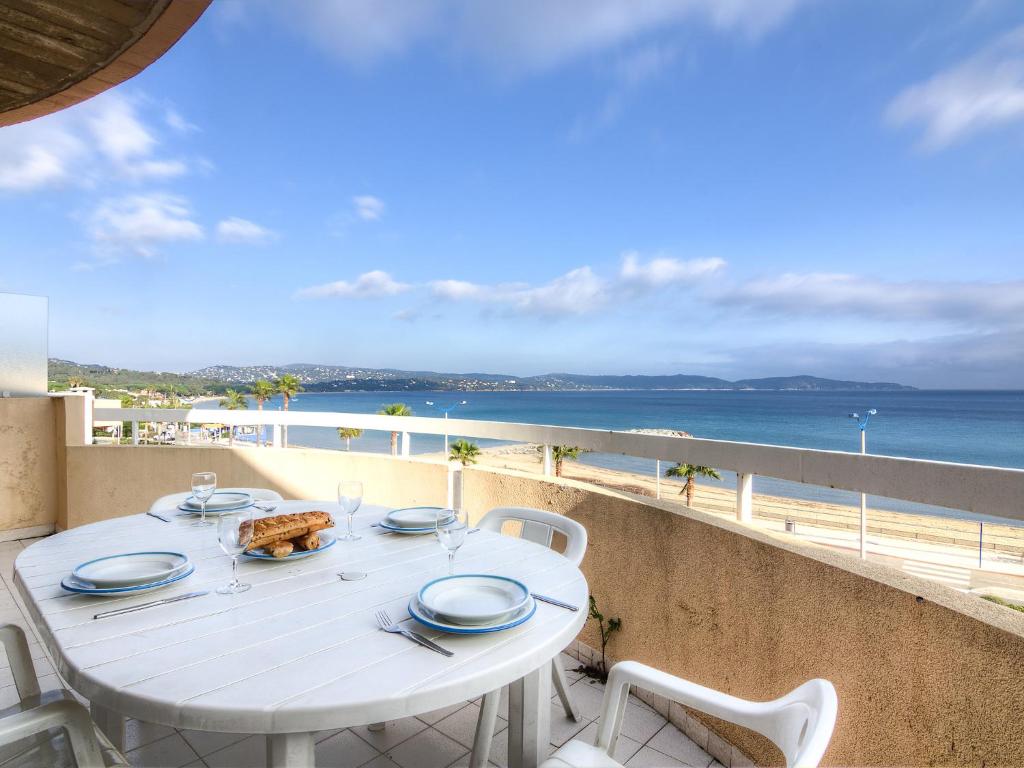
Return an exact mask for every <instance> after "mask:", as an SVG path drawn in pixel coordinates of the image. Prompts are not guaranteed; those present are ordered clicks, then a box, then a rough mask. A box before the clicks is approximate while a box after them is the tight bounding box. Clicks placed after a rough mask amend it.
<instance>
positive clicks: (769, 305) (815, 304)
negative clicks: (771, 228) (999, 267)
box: [718, 273, 1024, 327]
mask: <svg viewBox="0 0 1024 768" xmlns="http://www.w3.org/2000/svg"><path fill="white" fill-rule="evenodd" d="M718 300H719V301H720V302H722V303H725V304H730V305H733V306H742V307H746V308H748V309H753V310H758V311H762V312H767V313H771V314H778V315H786V316H807V315H812V316H821V315H825V316H828V315H843V316H855V317H863V318H868V319H872V320H882V321H906V320H909V321H922V320H929V321H937V322H945V323H957V324H961V325H965V326H970V327H1001V326H1008V325H1012V324H1017V325H1020V324H1022V323H1024V281H1020V280H1018V281H1007V282H1000V283H994V282H992V283H985V282H967V281H962V282H954V281H950V282H938V281H927V280H914V281H907V282H885V281H882V280H877V279H872V278H867V277H860V276H857V275H846V274H835V273H805V274H795V273H787V274H783V275H779V276H777V277H770V278H764V279H760V280H751V281H749V282H747V283H743V284H741V285H740V286H738V287H736V288H734V289H732V290H730V291H727V292H725V293H724V294H722V295H721V296H720V297H719V299H718Z"/></svg>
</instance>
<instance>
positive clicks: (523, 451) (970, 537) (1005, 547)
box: [423, 445, 1024, 559]
mask: <svg viewBox="0 0 1024 768" xmlns="http://www.w3.org/2000/svg"><path fill="white" fill-rule="evenodd" d="M428 457H429V458H435V459H442V458H443V457H442V456H441V454H440V453H437V454H431V455H429V456H428ZM428 457H423V458H428ZM478 465H479V466H488V467H498V468H506V469H514V470H518V471H521V472H534V473H537V474H540V473H541V471H542V467H541V461H540V456H539V453H538V451H537V447H536V446H533V445H509V446H499V447H496V448H486V449H483V450H481V455H480V458H479V461H478ZM666 466H667V465H663V467H662V469H663V470H664V469H665V468H666ZM562 476H563V477H566V478H568V479H572V480H579V481H582V482H587V483H593V484H595V485H599V486H603V487H605V488H611V489H613V490H617V491H625V492H628V493H636V494H640V495H643V496H651V497H654V496H656V495H657V492H658V491H657V487H658V483H657V482H656V481H655V479H654V477H653V476H650V475H639V474H636V473H632V472H622V471H618V470H613V469H604V468H601V467H594V466H590V465H587V464H581V463H579V462H576V461H565V462H564V463H563V464H562ZM660 485H661V498H662V500H664V501H669V502H673V501H678V503H680V504H685V503H686V496H685V494H681V493H680V492H681V491H682V490H683V484H682V483H681V482H679V481H677V480H673V479H669V478H665V477H663V478H662V479H661V483H660ZM693 506H694V508H696V509H700V510H702V511H705V512H711V513H713V514H717V515H721V516H723V517H729V518H734V517H735V514H736V494H735V492H734V491H732V490H731V489H728V488H718V487H714V486H709V485H702V484H701V483H700V482H698V483H697V488H696V492H695V493H694V498H693ZM753 507H754V510H753V513H754V519H755V522H757V521H764V522H772V521H774V522H777V523H780V524H781V523H783V522H784V521H786V520H792V521H794V522H795V523H796V526H797V530H798V531H799V530H801V529H807V528H817V529H831V530H847V531H856V530H858V529H859V527H860V509H859V508H855V507H849V506H843V505H839V504H829V503H824V502H816V501H805V500H802V499H791V498H784V497H779V496H767V495H764V494H754V497H753ZM978 532H979V529H978V523H976V522H974V521H972V520H955V519H952V518H940V517H932V516H928V515H915V514H908V513H903V512H888V511H884V510H872V509H869V510H868V533H869V534H873V535H878V536H884V537H887V538H893V539H899V540H905V541H917V542H921V543H927V544H936V545H945V546H955V547H964V548H967V549H970V550H973V551H977V549H978ZM984 548H985V550H986V551H987V552H995V553H1001V554H1003V555H1008V556H1012V557H1019V558H1022V559H1024V527H1015V526H1010V525H1001V524H998V523H986V524H985V528H984Z"/></svg>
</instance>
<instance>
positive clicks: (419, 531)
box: [377, 520, 437, 536]
mask: <svg viewBox="0 0 1024 768" xmlns="http://www.w3.org/2000/svg"><path fill="white" fill-rule="evenodd" d="M377 527H378V528H383V529H384V530H385V531H389V532H391V533H404V534H406V535H409V536H422V535H423V534H425V533H436V532H437V528H436V527H434V526H433V525H432V526H430V527H429V528H400V527H399V526H397V525H391V524H390V523H389V522H388V521H387V520H381V521H380V522H379V523H377Z"/></svg>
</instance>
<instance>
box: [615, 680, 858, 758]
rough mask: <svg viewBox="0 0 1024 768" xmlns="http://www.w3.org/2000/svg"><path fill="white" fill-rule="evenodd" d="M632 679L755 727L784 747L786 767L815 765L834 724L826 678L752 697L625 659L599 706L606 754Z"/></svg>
mask: <svg viewBox="0 0 1024 768" xmlns="http://www.w3.org/2000/svg"><path fill="white" fill-rule="evenodd" d="M630 685H636V686H638V687H640V688H643V689H645V690H649V691H653V692H654V693H657V694H660V695H661V696H664V697H666V698H668V699H671V700H672V701H675V702H678V703H680V704H683V705H685V706H687V707H690V708H692V709H696V710H699V711H701V712H704V713H706V714H709V715H713V716H714V717H717V718H719V719H721V720H726V721H727V722H730V723H736V724H737V725H741V726H743V727H745V728H750V729H751V730H753V731H757V732H758V733H760V734H761V735H762V736H765V737H766V738H768V739H769V740H771V742H772V743H773V744H775V745H776V746H777V747H778V748H779V749H780V750H781V751H782V754H783V756H784V757H785V758H786V766H787V768H813V767H814V766H817V765H818V763H819V762H820V761H821V758H822V756H823V755H824V754H825V750H826V749H827V748H828V744H829V741H830V740H831V739H832V731H833V729H834V728H835V724H836V714H837V711H838V699H837V697H836V690H835V688H834V687H833V686H832V683H830V682H828V681H827V680H821V679H815V680H810V681H808V682H806V683H804V684H803V685H801V686H800V687H798V688H796V689H794V690H793V691H791V692H790V693H787V694H786V695H785V696H782V697H781V698H778V699H775V700H773V701H764V702H760V701H748V700H747V699H741V698H738V697H736V696H730V695H729V694H726V693H722V692H721V691H716V690H714V689H712V688H705V687H704V686H702V685H697V684H696V683H691V682H690V681H689V680H683V679H682V678H679V677H675V676H674V675H670V674H668V673H666V672H661V671H659V670H657V669H654V668H652V667H648V666H646V665H644V664H640V663H639V662H636V661H624V662H620V663H619V664H616V665H615V666H614V667H612V670H611V672H610V674H609V676H608V685H607V687H606V689H605V698H604V705H603V709H602V712H601V725H600V729H599V731H598V741H597V743H598V746H600V747H601V748H602V749H605V750H606V751H607V752H608V754H611V753H612V752H613V750H614V749H615V741H616V739H617V738H618V735H619V729H620V728H621V726H622V717H623V714H624V712H625V706H626V700H627V698H628V692H629V686H630Z"/></svg>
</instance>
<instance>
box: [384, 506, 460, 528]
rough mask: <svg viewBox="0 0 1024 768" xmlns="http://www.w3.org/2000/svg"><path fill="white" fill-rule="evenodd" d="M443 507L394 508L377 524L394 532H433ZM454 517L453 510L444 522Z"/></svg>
mask: <svg viewBox="0 0 1024 768" xmlns="http://www.w3.org/2000/svg"><path fill="white" fill-rule="evenodd" d="M444 511H445V510H443V509H442V508H441V507H406V508H405V509H394V510H392V511H390V512H388V513H387V515H385V516H384V519H383V520H381V521H380V522H379V523H377V525H379V526H380V527H381V528H384V529H385V530H388V531H392V532H393V533H411V534H420V533H433V532H434V531H435V530H437V518H438V515H440V514H441V513H442V512H444ZM451 519H452V514H451V511H448V512H447V514H446V515H445V516H444V518H443V519H442V521H441V522H442V524H444V523H447V522H449V521H450V520H451Z"/></svg>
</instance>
